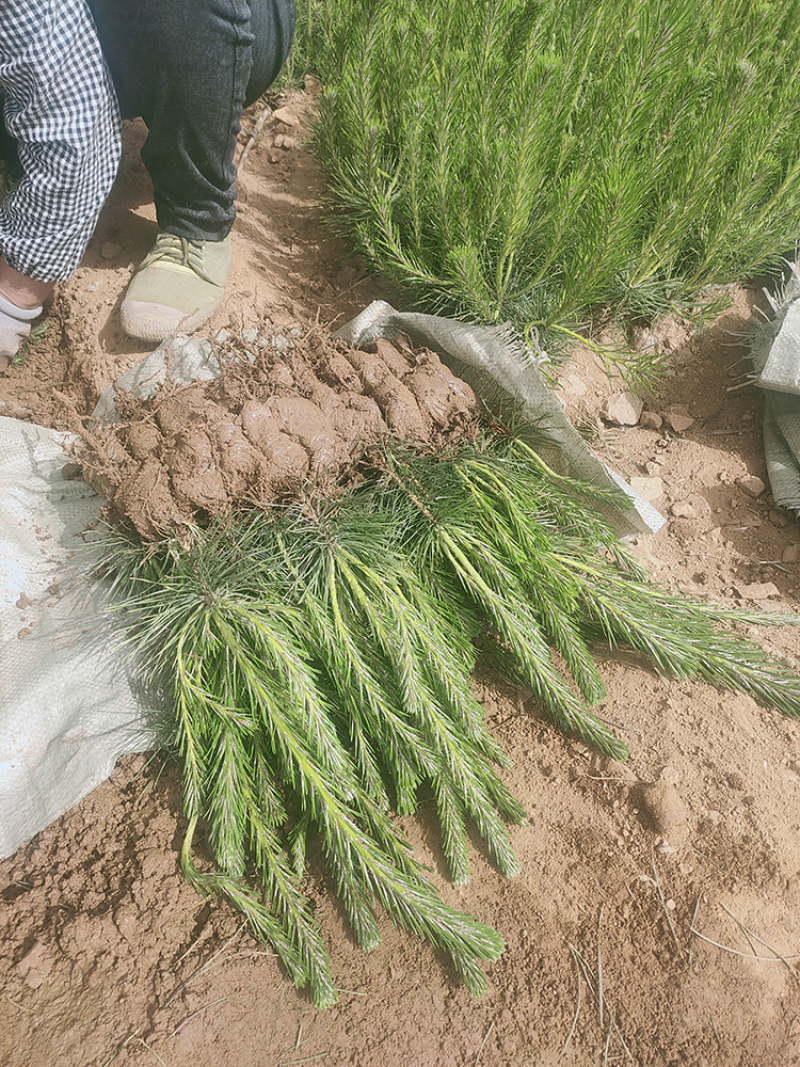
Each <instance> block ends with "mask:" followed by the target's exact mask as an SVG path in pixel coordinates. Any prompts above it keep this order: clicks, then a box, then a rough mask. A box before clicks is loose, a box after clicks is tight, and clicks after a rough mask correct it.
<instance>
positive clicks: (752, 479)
mask: <svg viewBox="0 0 800 1067" xmlns="http://www.w3.org/2000/svg"><path fill="white" fill-rule="evenodd" d="M736 484H737V485H738V486H739V488H740V489H743V490H744V492H745V493H747V495H748V496H751V497H753V499H755V498H756V497H759V496H761V494H762V493H763V492H764V490H765V489H766V488H767V487H766V485H765V484H764V482H762V481H761V479H760V478H759V477H757V476H756V475H755V474H746V475H744V477H742V478H737V479H736Z"/></svg>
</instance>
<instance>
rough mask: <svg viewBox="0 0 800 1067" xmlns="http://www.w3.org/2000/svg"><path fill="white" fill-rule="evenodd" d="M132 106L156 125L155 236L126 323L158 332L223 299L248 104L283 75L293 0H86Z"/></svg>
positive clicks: (197, 319) (152, 336)
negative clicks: (238, 156) (238, 148)
mask: <svg viewBox="0 0 800 1067" xmlns="http://www.w3.org/2000/svg"><path fill="white" fill-rule="evenodd" d="M90 5H91V7H92V10H93V14H94V16H95V21H96V23H97V28H98V35H99V37H100V41H101V44H102V45H103V50H104V53H105V56H106V60H107V62H108V64H109V67H110V69H111V74H112V78H113V80H114V84H115V86H116V88H117V94H118V96H119V98H120V106H121V109H122V113H123V115H124V116H125V117H128V118H130V117H133V116H135V115H141V116H142V118H144V120H145V122H146V124H147V126H148V136H147V140H146V142H145V145H144V148H143V149H142V159H143V160H144V163H145V165H146V167H147V169H148V171H149V173H150V176H151V178H152V179H153V187H154V198H155V204H156V215H157V219H158V227H159V231H160V232H159V236H158V238H157V241H156V244H155V246H154V248H153V249H152V251H151V252H150V254H149V255H148V256H147V257H146V259H145V260H144V262H143V263H142V265H141V267H140V268H139V271H138V272H137V274H136V275H135V276H134V279H133V281H132V283H131V286H130V288H129V290H128V294H127V296H126V298H125V300H124V302H123V304H122V308H121V316H122V323H123V327H124V328H125V330H126V331H127V332H128V333H131V334H133V336H136V337H141V338H143V339H145V340H161V339H162V338H163V337H165V336H168V335H169V334H170V333H172V332H174V330H175V329H177V328H181V329H184V330H187V331H189V330H193V329H196V328H197V327H198V326H199V325H200V324H201V323H202V322H204V321H205V320H206V319H207V318H208V317H209V316H210V315H211V314H212V312H213V311H214V310H215V309H216V307H217V306H218V305H219V303H220V301H221V299H222V295H223V291H224V286H225V281H226V279H227V274H228V269H229V265H230V246H229V243H228V241H227V240H226V239H227V236H228V233H229V231H230V229H231V226H232V224H233V220H234V217H235V206H234V205H235V198H236V190H235V179H236V169H235V166H234V162H233V156H234V150H235V147H236V141H237V136H238V133H239V121H240V117H241V112H242V110H243V108H244V107H245V106H246V105H247V104H248V103H250V102H252V101H253V100H255V99H257V98H258V97H259V96H260V95H261V93H263V92H264V91H265V90H266V89H267V88H268V87H269V85H270V84H271V83H272V81H274V79H275V78H276V77H277V75H278V73H279V71H280V69H281V67H282V65H283V63H284V61H285V59H286V56H287V54H288V51H289V47H290V45H291V39H292V33H293V30H294V19H295V8H294V0H249V2H248V0H169V2H165V0H138V2H137V3H136V4H135V5H132V4H130V0H90Z"/></svg>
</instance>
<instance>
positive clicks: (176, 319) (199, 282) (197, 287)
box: [120, 233, 231, 341]
mask: <svg viewBox="0 0 800 1067" xmlns="http://www.w3.org/2000/svg"><path fill="white" fill-rule="evenodd" d="M230 265H231V242H230V238H227V237H226V238H225V240H224V241H190V240H188V239H187V238H185V237H175V236H174V235H173V234H171V233H160V234H159V235H158V237H157V238H156V243H155V244H154V245H153V247H152V249H151V250H150V252H148V254H147V255H146V256H145V258H144V259H143V260H142V262H141V264H140V265H139V267H138V268H137V270H136V273H135V274H134V276H133V279H132V280H131V284H130V285H129V286H128V291H127V293H126V294H125V299H124V300H123V301H122V307H121V308H120V318H121V320H122V328H123V330H124V331H125V333H127V334H129V335H130V336H131V337H138V338H140V339H141V340H142V341H163V340H164V338H165V337H169V336H170V335H171V334H173V333H175V332H176V331H177V330H181V331H183V332H185V333H191V332H192V331H193V330H196V329H197V327H198V326H202V324H203V323H204V322H205V321H206V319H209V318H210V317H211V315H213V313H214V312H215V311H216V310H217V308H218V307H219V305H220V304H221V303H222V297H223V294H224V292H225V283H226V281H227V280H228V271H229V270H230Z"/></svg>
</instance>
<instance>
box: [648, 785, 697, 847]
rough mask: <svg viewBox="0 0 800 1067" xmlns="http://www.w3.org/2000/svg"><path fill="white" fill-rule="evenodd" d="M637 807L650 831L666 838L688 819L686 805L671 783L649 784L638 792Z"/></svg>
mask: <svg viewBox="0 0 800 1067" xmlns="http://www.w3.org/2000/svg"><path fill="white" fill-rule="evenodd" d="M638 799H639V805H640V807H641V810H642V813H643V814H644V815H645V816H646V818H647V820H648V821H649V822H650V824H651V826H652V829H654V830H655V831H656V832H657V833H660V834H663V835H665V836H666V834H667V831H670V830H672V831H674V830H676V829H677V828H678V827H680V826H683V825H684V823H685V822H686V819H687V817H688V814H689V813H688V811H687V808H686V805H685V804H684V802H683V800H682V799H681V797H680V794H679V793H678V790H677V789H676V788H675V786H674V785H673V784H672V782H665V781H663V780H662V781H659V782H651V783H649V784H647V785H643V786H642V787H641V790H640V791H639V798H638Z"/></svg>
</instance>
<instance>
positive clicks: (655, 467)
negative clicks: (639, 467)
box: [644, 459, 661, 478]
mask: <svg viewBox="0 0 800 1067" xmlns="http://www.w3.org/2000/svg"><path fill="white" fill-rule="evenodd" d="M644 470H645V474H648V475H649V476H650V477H651V478H656V477H658V474H659V473H660V471H661V464H660V463H659V462H658V461H657V460H653V459H649V460H648V461H647V463H645V465H644Z"/></svg>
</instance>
